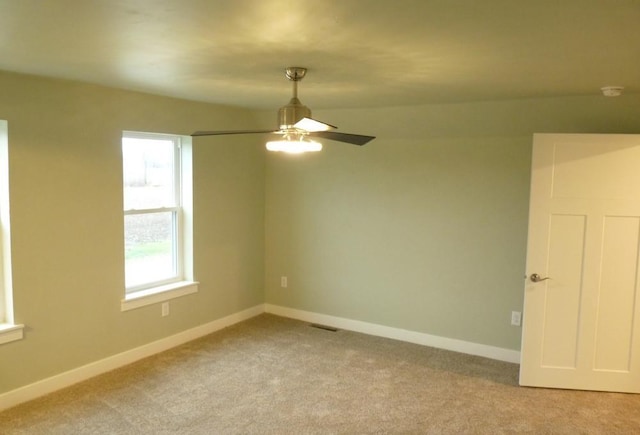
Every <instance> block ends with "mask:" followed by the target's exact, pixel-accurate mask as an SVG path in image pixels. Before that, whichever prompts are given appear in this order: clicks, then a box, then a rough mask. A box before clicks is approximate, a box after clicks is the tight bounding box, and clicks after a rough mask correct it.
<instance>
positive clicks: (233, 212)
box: [0, 73, 264, 393]
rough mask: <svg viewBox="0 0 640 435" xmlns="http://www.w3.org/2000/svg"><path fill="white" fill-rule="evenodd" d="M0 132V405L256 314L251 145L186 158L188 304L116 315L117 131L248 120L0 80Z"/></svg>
mask: <svg viewBox="0 0 640 435" xmlns="http://www.w3.org/2000/svg"><path fill="white" fill-rule="evenodd" d="M0 89H2V92H1V95H2V97H1V98H0V119H5V120H7V121H8V128H9V152H10V189H11V225H12V255H13V282H14V307H15V320H16V322H17V323H24V324H25V325H26V328H25V338H24V339H23V340H20V341H16V342H12V343H8V344H4V345H1V346H0V393H2V392H6V391H9V390H12V389H15V388H17V387H20V386H23V385H27V384H30V383H32V382H35V381H37V380H41V379H44V378H47V377H50V376H53V375H56V374H59V373H61V372H64V371H66V370H70V369H73V368H76V367H79V366H81V365H84V364H87V363H90V362H93V361H96V360H100V359H102V358H105V357H108V356H110V355H114V354H117V353H120V352H123V351H126V350H128V349H132V348H135V347H138V346H141V345H143V344H146V343H149V342H152V341H154V340H157V339H161V338H163V337H167V336H169V335H172V334H175V333H177V332H180V331H183V330H186V329H189V328H192V327H195V326H198V325H201V324H205V323H207V322H210V321H213V320H215V319H218V318H221V317H224V316H226V315H229V314H232V313H236V312H238V311H241V310H243V309H246V308H249V307H253V306H255V305H258V304H261V303H263V302H264V289H263V280H264V257H263V255H264V151H263V145H262V144H261V143H259V142H258V141H257V139H256V138H251V137H245V138H241V137H237V138H227V139H224V140H217V139H198V140H195V141H194V146H193V162H194V163H193V172H194V203H195V204H194V233H195V237H194V239H195V240H194V257H195V265H194V271H195V278H196V279H197V280H199V281H200V290H199V292H198V293H197V294H193V295H188V296H184V297H181V298H178V299H175V300H172V301H171V302H170V307H171V312H170V315H169V316H168V317H161V315H160V307H159V306H158V305H151V306H147V307H143V308H139V309H136V310H132V311H127V312H121V311H120V300H121V298H122V297H123V292H124V269H123V261H124V259H123V250H124V240H123V219H122V212H121V209H122V181H121V180H122V169H121V147H120V138H121V134H122V131H123V130H134V131H150V132H166V133H177V134H189V133H191V132H193V131H194V130H198V129H208V128H210V129H213V128H246V126H247V125H249V124H251V123H252V122H251V119H250V117H251V113H250V112H247V111H243V110H237V109H230V108H228V107H216V106H213V105H207V104H200V103H193V102H186V101H181V100H176V99H171V98H163V97H156V96H150V95H145V94H140V93H135V92H126V91H120V90H113V89H108V88H103V87H98V86H91V85H85V84H80V83H74V82H66V81H57V80H48V79H42V78H36V77H30V76H22V75H15V74H6V73H0Z"/></svg>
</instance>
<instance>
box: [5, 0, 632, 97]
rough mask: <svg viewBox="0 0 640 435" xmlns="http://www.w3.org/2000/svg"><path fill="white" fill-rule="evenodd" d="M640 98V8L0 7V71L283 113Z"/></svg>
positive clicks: (142, 0) (138, 1) (539, 4)
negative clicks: (296, 107) (293, 75)
mask: <svg viewBox="0 0 640 435" xmlns="http://www.w3.org/2000/svg"><path fill="white" fill-rule="evenodd" d="M286 66H304V67H307V68H309V72H308V74H307V77H306V78H305V79H304V81H303V82H302V83H301V85H300V99H301V100H302V102H303V103H305V104H306V105H308V106H310V107H312V108H346V107H381V106H395V105H406V104H423V103H440V102H459V101H475V100H487V99H507V98H528V97H546V96H569V95H587V94H599V93H600V91H599V89H600V87H602V86H606V85H621V86H625V88H626V90H625V93H629V92H638V91H640V0H297V1H294V0H46V1H45V0H0V70H9V71H17V72H23V73H30V74H37V75H45V76H51V77H60V78H68V79H74V80H80V81H85V82H91V83H98V84H103V85H108V86H114V87H119V88H125V89H133V90H139V91H145V92H151V93H155V94H161V95H169V96H175V97H181V98H187V99H192V100H200V101H207V102H215V103H223V104H232V105H238V106H243V107H252V108H274V109H275V108H277V107H279V106H281V105H283V104H285V103H286V102H287V101H288V99H289V97H290V93H291V89H290V84H289V83H288V82H287V80H286V79H285V77H284V73H283V71H284V68H285V67H286Z"/></svg>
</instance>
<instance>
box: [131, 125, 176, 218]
mask: <svg viewBox="0 0 640 435" xmlns="http://www.w3.org/2000/svg"><path fill="white" fill-rule="evenodd" d="M174 155H175V152H174V141H172V140H159V139H140V138H131V137H125V138H124V139H123V146H122V160H123V164H124V209H125V210H131V209H138V210H141V209H146V208H160V207H174V206H176V205H177V204H176V192H175V190H174V188H175V184H176V183H175V179H176V174H175V162H174Z"/></svg>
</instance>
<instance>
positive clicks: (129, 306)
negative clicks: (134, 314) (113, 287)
mask: <svg viewBox="0 0 640 435" xmlns="http://www.w3.org/2000/svg"><path fill="white" fill-rule="evenodd" d="M197 292H198V282H197V281H180V282H174V283H171V284H167V285H163V286H159V287H154V288H150V289H148V290H141V291H139V292H135V293H133V294H131V295H127V296H126V297H125V298H124V299H123V300H122V301H121V305H120V310H121V311H129V310H135V309H136V308H140V307H144V306H146V305H152V304H157V303H158V302H164V301H168V300H170V299H175V298H179V297H180V296H185V295H190V294H192V293H197Z"/></svg>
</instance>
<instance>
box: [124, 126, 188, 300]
mask: <svg viewBox="0 0 640 435" xmlns="http://www.w3.org/2000/svg"><path fill="white" fill-rule="evenodd" d="M179 144H180V138H179V137H178V136H166V135H153V134H147V133H144V134H143V133H125V134H124V136H123V140H122V163H123V194H124V242H125V284H126V289H127V290H126V292H127V293H132V292H135V291H138V290H144V289H147V288H152V287H155V286H158V285H162V284H166V283H170V282H174V281H177V280H179V279H180V278H181V257H180V234H181V228H180V212H181V209H180V182H179V180H180V162H179V160H180V159H179V155H180V154H179Z"/></svg>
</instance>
